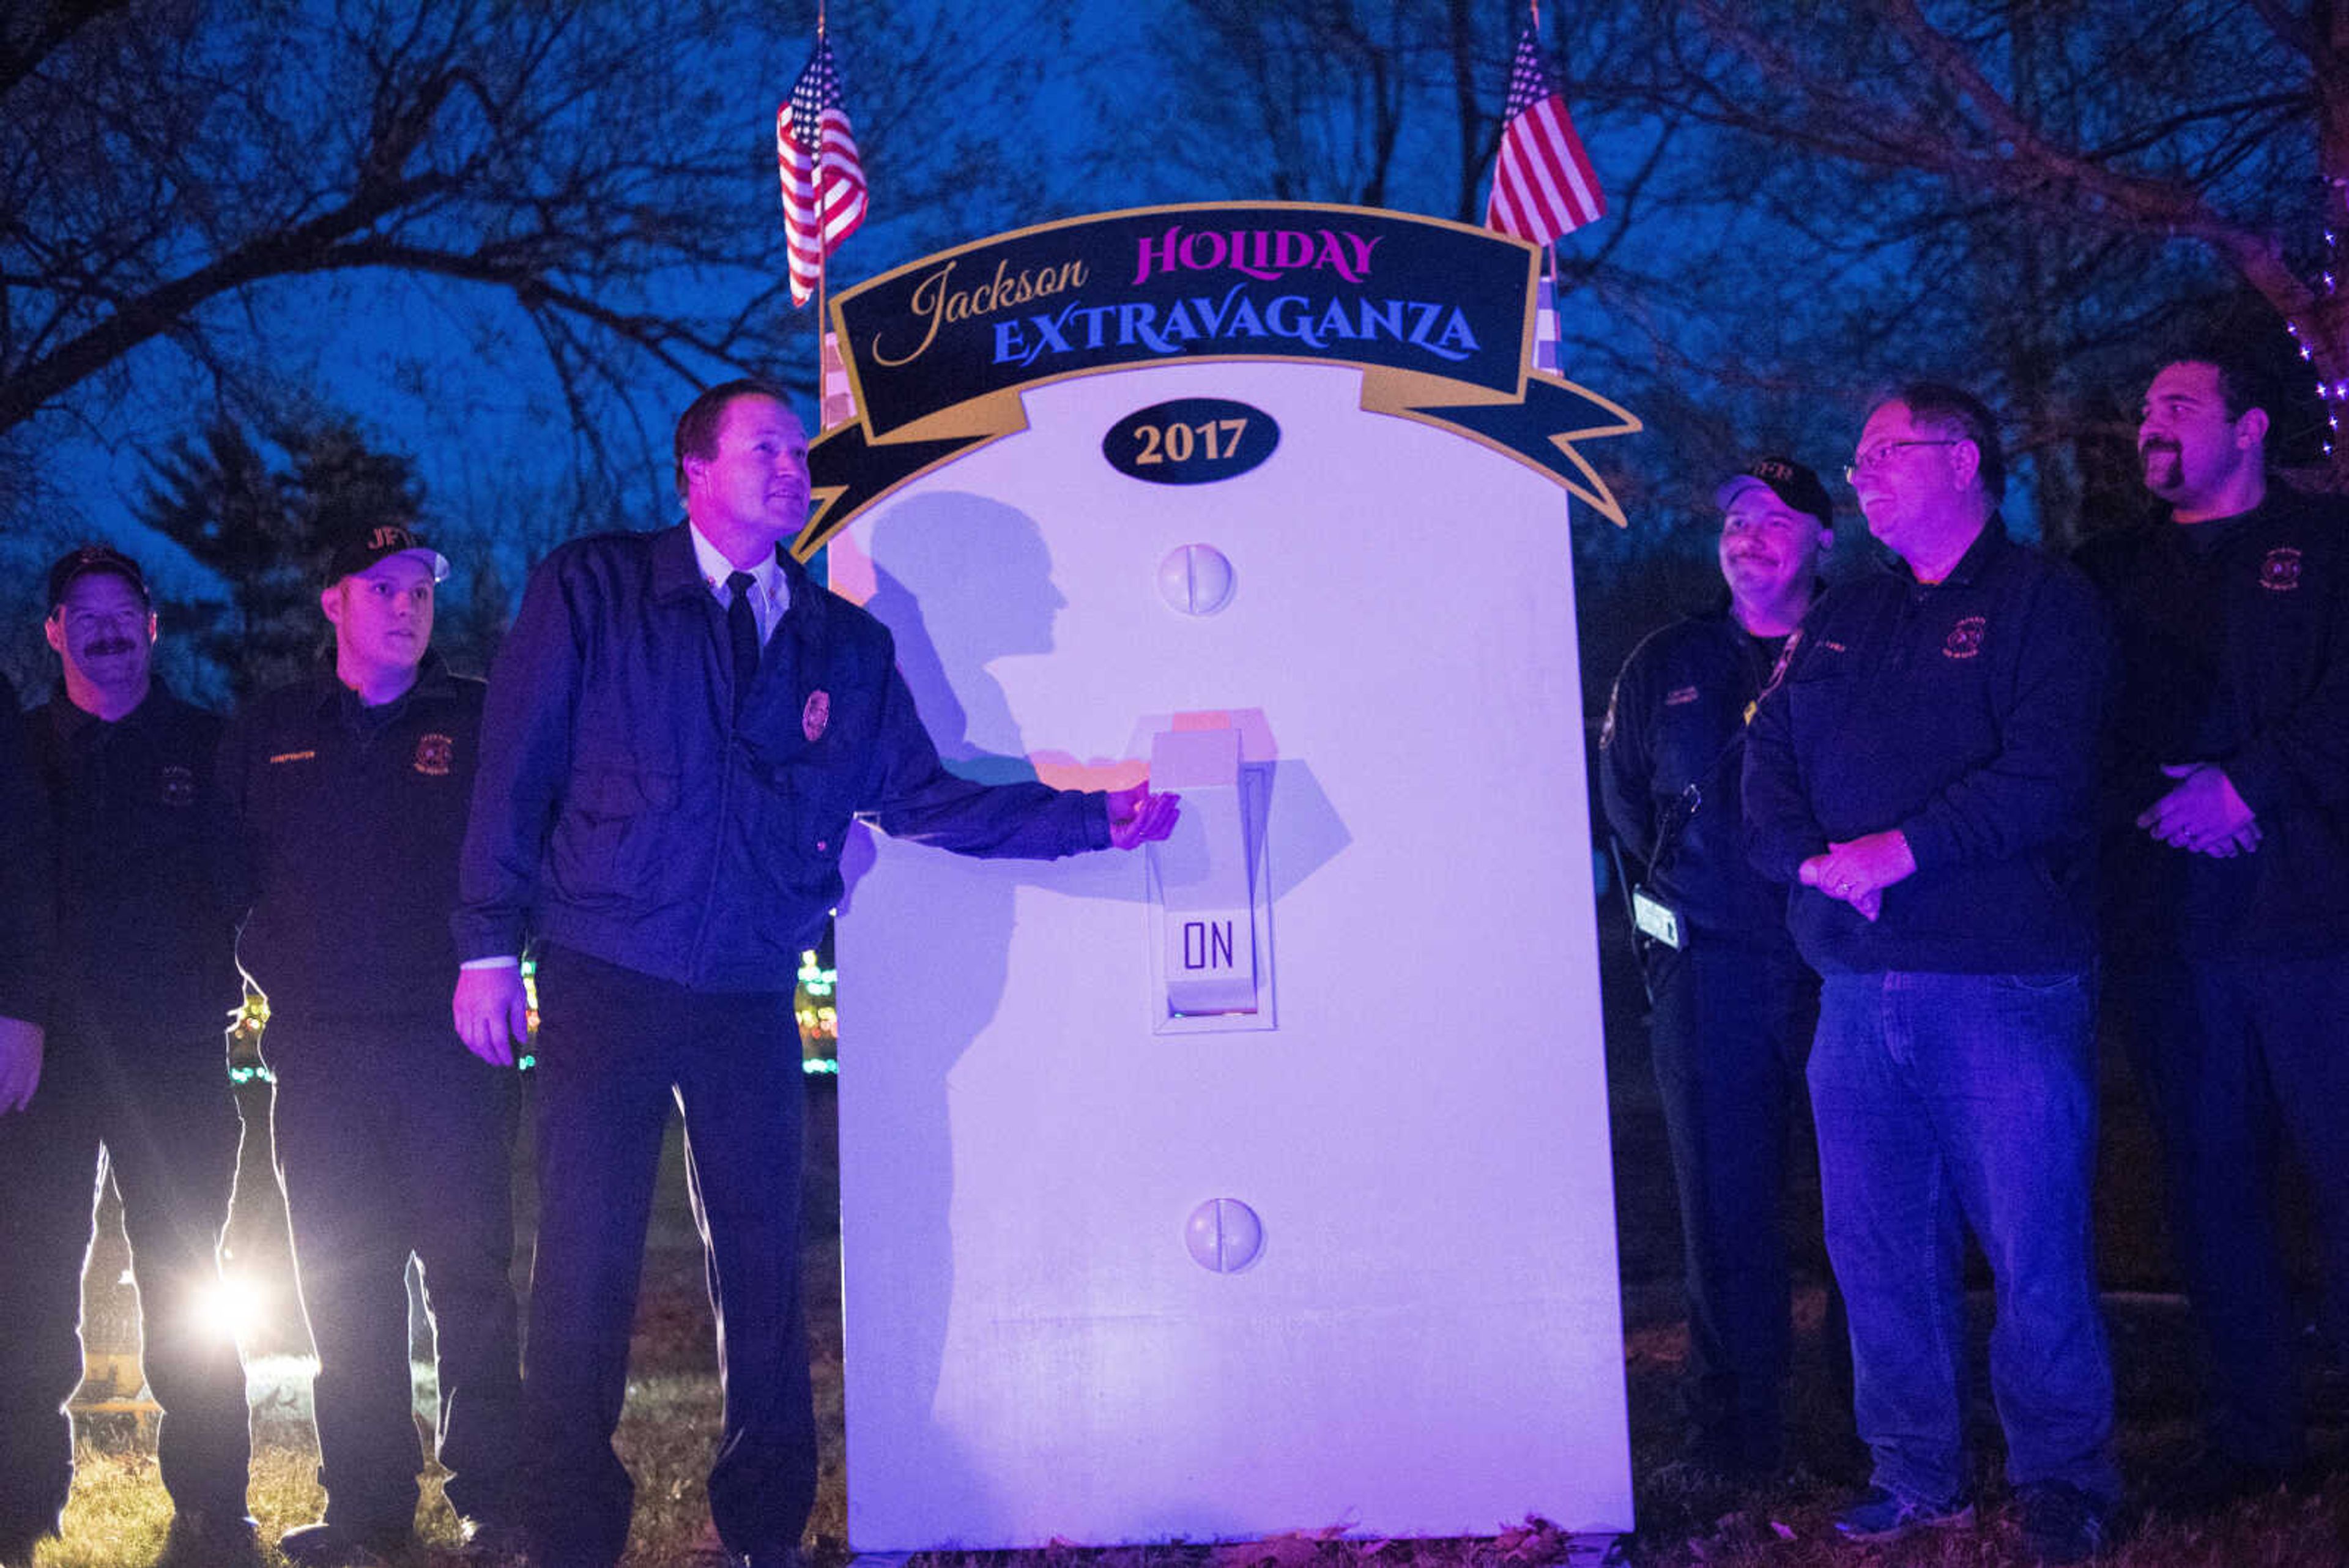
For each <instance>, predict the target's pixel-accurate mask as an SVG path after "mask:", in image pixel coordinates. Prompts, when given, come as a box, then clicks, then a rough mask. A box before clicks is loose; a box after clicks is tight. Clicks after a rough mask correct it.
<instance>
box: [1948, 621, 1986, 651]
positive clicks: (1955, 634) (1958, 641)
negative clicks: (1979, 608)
mask: <svg viewBox="0 0 2349 1568" xmlns="http://www.w3.org/2000/svg"><path fill="white" fill-rule="evenodd" d="M1989 629H1990V622H1989V620H1988V619H1987V618H1983V617H1982V616H1978V615H1970V616H1967V617H1965V618H1963V619H1961V620H1960V621H1959V622H1958V624H1957V625H1955V626H1953V627H1951V628H1950V635H1949V636H1948V637H1946V638H1944V639H1942V640H1941V657H1943V658H1944V659H1971V658H1972V657H1973V656H1974V655H1975V654H1977V653H1980V652H1981V651H1982V633H1983V632H1985V631H1988V630H1989Z"/></svg>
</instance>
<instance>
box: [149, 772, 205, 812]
mask: <svg viewBox="0 0 2349 1568" xmlns="http://www.w3.org/2000/svg"><path fill="white" fill-rule="evenodd" d="M155 786H156V793H157V794H159V795H160V797H161V798H162V802H163V804H164V805H195V804H196V774H195V770H194V769H192V768H183V767H181V766H180V764H179V763H169V764H167V765H166V766H165V767H164V769H163V771H162V773H161V774H158V775H157V777H156V780H155Z"/></svg>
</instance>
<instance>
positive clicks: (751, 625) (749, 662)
mask: <svg viewBox="0 0 2349 1568" xmlns="http://www.w3.org/2000/svg"><path fill="white" fill-rule="evenodd" d="M726 586H727V587H730V588H731V589H733V590H734V597H733V598H732V600H730V602H729V603H728V604H727V606H726V640H727V641H729V642H730V643H732V644H733V645H734V716H735V717H736V718H738V719H739V718H740V717H741V716H742V701H743V699H744V698H746V697H748V696H749V695H750V682H751V680H752V679H753V678H755V677H756V676H757V675H758V673H759V617H758V613H757V612H756V611H754V610H753V609H751V607H750V590H751V589H752V588H755V587H758V586H759V579H758V578H756V577H754V576H751V575H750V573H748V572H736V573H734V574H733V575H732V576H729V577H728V578H727V579H726Z"/></svg>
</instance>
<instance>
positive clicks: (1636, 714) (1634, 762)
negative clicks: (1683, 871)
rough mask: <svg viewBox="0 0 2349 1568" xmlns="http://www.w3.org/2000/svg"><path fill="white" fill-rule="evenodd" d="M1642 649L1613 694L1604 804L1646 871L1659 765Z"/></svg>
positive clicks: (1604, 751) (1604, 743) (1603, 739)
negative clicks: (1652, 749)
mask: <svg viewBox="0 0 2349 1568" xmlns="http://www.w3.org/2000/svg"><path fill="white" fill-rule="evenodd" d="M1644 675H1645V670H1644V669H1643V667H1642V665H1641V662H1640V652H1639V650H1638V649H1634V650H1633V651H1632V654H1631V657H1630V658H1629V659H1625V660H1624V661H1623V669H1622V671H1621V673H1619V674H1618V675H1617V676H1616V677H1615V686H1614V689H1613V690H1612V691H1609V692H1608V694H1607V721H1606V722H1605V723H1604V724H1602V725H1600V726H1599V806H1600V808H1601V809H1602V810H1603V811H1605V813H1606V815H1607V826H1609V827H1611V828H1613V829H1614V830H1615V836H1616V838H1617V839H1618V840H1619V841H1620V842H1621V844H1622V846H1623V847H1624V848H1625V849H1626V850H1628V851H1629V852H1630V854H1632V855H1633V856H1635V857H1638V859H1639V861H1640V865H1641V866H1643V867H1644V866H1646V865H1647V864H1648V863H1649V862H1650V861H1651V860H1652V859H1653V858H1654V857H1655V853H1656V814H1655V796H1654V791H1653V789H1652V788H1651V784H1650V781H1651V779H1653V778H1654V776H1655V763H1654V761H1653V760H1652V759H1651V757H1650V756H1649V754H1648V697H1649V692H1648V685H1649V683H1648V681H1647V680H1645V679H1644Z"/></svg>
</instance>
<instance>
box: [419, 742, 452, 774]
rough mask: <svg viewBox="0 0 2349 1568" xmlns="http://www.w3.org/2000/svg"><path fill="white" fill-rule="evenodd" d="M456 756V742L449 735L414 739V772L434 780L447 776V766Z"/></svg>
mask: <svg viewBox="0 0 2349 1568" xmlns="http://www.w3.org/2000/svg"><path fill="white" fill-rule="evenodd" d="M456 755H457V742H456V738H455V737H454V736H450V735H419V736H417V737H416V771H417V772H418V773H419V774H431V775H432V776H433V777H434V778H442V777H445V776H447V774H448V772H449V764H450V763H451V762H452V761H454V760H455V758H456Z"/></svg>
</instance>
